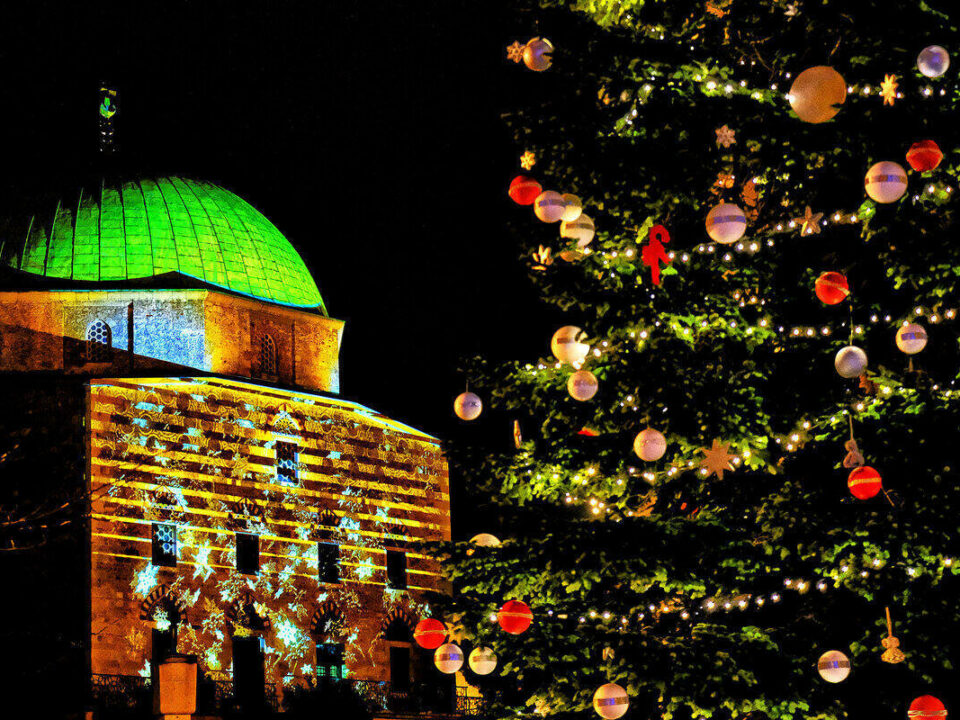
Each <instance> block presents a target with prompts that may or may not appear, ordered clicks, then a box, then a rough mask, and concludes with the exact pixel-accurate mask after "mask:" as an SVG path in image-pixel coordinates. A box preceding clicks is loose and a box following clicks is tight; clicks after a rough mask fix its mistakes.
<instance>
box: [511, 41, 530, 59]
mask: <svg viewBox="0 0 960 720" xmlns="http://www.w3.org/2000/svg"><path fill="white" fill-rule="evenodd" d="M525 47H526V45H521V44H520V42H519V41H517V40H514V41H513V44H512V45H507V59H508V60H513V61H514V62H515V63H518V62H520V61H521V60H523V49H524V48H525Z"/></svg>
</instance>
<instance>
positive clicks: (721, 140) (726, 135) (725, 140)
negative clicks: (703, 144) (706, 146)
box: [714, 125, 737, 148]
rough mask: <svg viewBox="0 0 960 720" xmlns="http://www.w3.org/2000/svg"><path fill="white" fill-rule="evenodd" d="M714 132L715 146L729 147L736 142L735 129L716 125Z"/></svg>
mask: <svg viewBox="0 0 960 720" xmlns="http://www.w3.org/2000/svg"><path fill="white" fill-rule="evenodd" d="M714 132H715V133H716V134H717V146H718V147H719V146H720V145H722V146H723V147H725V148H728V147H730V146H731V145H733V144H734V143H736V142H737V131H736V130H731V129H730V128H728V127H727V126H726V125H724V126H723V127H718V128H717V129H716V130H714Z"/></svg>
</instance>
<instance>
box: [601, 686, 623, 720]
mask: <svg viewBox="0 0 960 720" xmlns="http://www.w3.org/2000/svg"><path fill="white" fill-rule="evenodd" d="M629 708H630V698H628V697H627V691H626V690H624V689H623V688H622V687H620V686H619V685H617V684H616V683H607V684H606V685H601V686H600V687H598V688H597V691H596V692H595V693H594V694H593V709H594V710H596V711H597V715H599V716H600V717H602V718H606V720H616V718H618V717H623V715H624V713H626V712H627V710H628V709H629Z"/></svg>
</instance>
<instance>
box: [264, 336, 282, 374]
mask: <svg viewBox="0 0 960 720" xmlns="http://www.w3.org/2000/svg"><path fill="white" fill-rule="evenodd" d="M277 364H278V363H277V343H276V341H275V340H274V339H273V337H272V336H271V335H266V334H264V335H261V336H260V374H261V375H272V376H273V377H276V376H277Z"/></svg>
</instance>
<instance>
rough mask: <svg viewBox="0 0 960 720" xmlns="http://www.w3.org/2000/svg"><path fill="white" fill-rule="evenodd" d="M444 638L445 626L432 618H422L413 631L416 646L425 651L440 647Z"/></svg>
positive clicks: (445, 634) (445, 633)
mask: <svg viewBox="0 0 960 720" xmlns="http://www.w3.org/2000/svg"><path fill="white" fill-rule="evenodd" d="M446 638H447V626H446V625H444V624H443V623H442V622H440V621H439V620H435V619H434V618H424V619H423V620H421V621H420V622H418V623H417V626H416V627H415V628H414V629H413V639H414V640H415V641H416V643H417V645H419V646H420V647H422V648H426V649H427V650H435V649H436V648H438V647H440V646H441V645H443V641H444V640H446Z"/></svg>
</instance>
